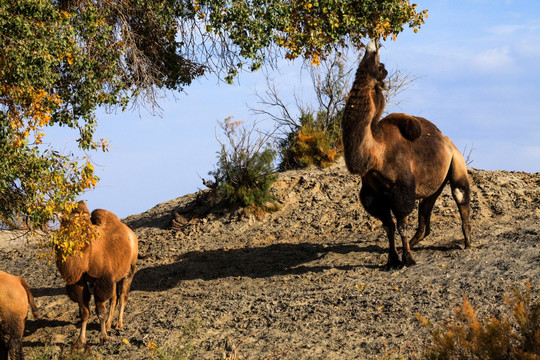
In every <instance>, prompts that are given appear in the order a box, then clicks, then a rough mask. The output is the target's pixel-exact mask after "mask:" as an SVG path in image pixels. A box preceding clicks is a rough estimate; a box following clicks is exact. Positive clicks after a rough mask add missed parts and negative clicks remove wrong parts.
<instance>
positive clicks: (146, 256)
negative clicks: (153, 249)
mask: <svg viewBox="0 0 540 360" xmlns="http://www.w3.org/2000/svg"><path fill="white" fill-rule="evenodd" d="M150 256H152V254H145V255H141V254H137V259H139V260H144V259H148V258H149V257H150Z"/></svg>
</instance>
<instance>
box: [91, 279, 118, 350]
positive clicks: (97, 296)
mask: <svg viewBox="0 0 540 360" xmlns="http://www.w3.org/2000/svg"><path fill="white" fill-rule="evenodd" d="M115 291H116V284H115V283H114V282H112V280H111V279H98V280H96V283H95V285H94V300H95V302H96V312H97V315H98V318H99V322H100V324H101V336H100V338H99V339H100V343H101V344H103V343H105V342H106V341H107V340H109V336H108V335H107V318H108V314H107V307H106V306H105V304H106V303H107V301H108V300H110V299H112V298H113V296H114V295H113V293H114V292H115Z"/></svg>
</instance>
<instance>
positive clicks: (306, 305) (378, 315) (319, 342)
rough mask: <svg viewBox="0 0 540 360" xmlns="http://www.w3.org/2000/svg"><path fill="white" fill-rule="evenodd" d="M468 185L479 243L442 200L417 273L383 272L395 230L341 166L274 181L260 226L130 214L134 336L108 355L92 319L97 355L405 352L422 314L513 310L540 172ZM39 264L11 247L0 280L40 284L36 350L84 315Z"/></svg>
mask: <svg viewBox="0 0 540 360" xmlns="http://www.w3.org/2000/svg"><path fill="white" fill-rule="evenodd" d="M470 176H471V179H472V183H473V187H472V192H473V193H472V210H473V213H472V226H473V232H472V241H473V248H472V249H469V250H462V246H463V243H462V237H461V236H462V235H461V230H460V221H459V215H458V212H457V208H456V206H455V204H454V202H453V199H452V197H451V195H450V193H449V191H448V190H449V189H446V190H445V191H444V193H443V194H442V195H441V197H440V198H439V200H438V201H437V203H436V205H435V209H434V214H433V217H432V234H431V235H430V236H429V237H428V238H427V239H425V240H424V241H423V242H422V243H420V244H419V246H418V247H417V248H416V249H415V250H414V255H415V258H416V261H417V263H418V265H416V266H414V267H410V268H404V269H399V270H393V271H384V269H383V266H384V264H385V263H386V260H387V249H388V244H387V240H386V236H385V234H384V231H383V230H382V228H381V226H380V223H379V222H377V221H375V220H374V219H373V218H371V217H369V216H368V215H367V214H366V213H365V211H364V210H363V208H362V206H361V204H360V202H359V189H360V181H359V179H358V178H357V177H355V176H352V175H350V174H348V173H347V171H346V169H345V168H344V166H343V164H338V165H336V166H333V167H331V168H329V169H326V170H319V169H308V170H300V171H289V172H285V173H282V174H281V175H280V178H279V180H278V181H277V182H276V184H275V186H274V192H275V194H276V196H277V197H278V198H279V200H280V205H281V210H280V211H278V212H275V213H271V214H269V215H267V216H265V217H264V218H263V219H261V220H258V219H255V218H254V217H248V216H245V215H244V214H243V212H242V211H239V210H238V211H231V210H228V209H226V208H224V207H222V206H219V205H215V204H213V200H212V196H211V194H210V193H209V191H200V192H199V193H196V194H190V195H186V196H183V197H180V198H178V199H174V200H171V201H168V202H166V203H162V204H159V205H157V206H155V207H154V208H152V209H150V210H148V211H146V212H145V213H142V214H138V215H132V216H129V217H127V218H126V219H124V221H125V222H126V223H127V224H128V225H129V226H130V227H131V228H133V229H134V231H135V232H136V233H137V235H138V236H139V241H140V250H141V253H143V254H149V255H150V257H149V258H148V259H145V260H140V262H139V270H138V272H137V274H136V275H135V279H134V282H133V286H132V292H131V298H130V302H129V303H128V308H127V310H126V311H127V312H126V315H125V318H124V319H125V323H126V325H125V328H124V329H121V330H116V331H115V330H113V331H112V332H111V335H112V336H111V341H110V342H109V343H108V344H107V345H105V346H102V347H100V346H99V345H98V344H97V343H98V336H99V335H98V332H99V326H98V323H97V319H96V317H95V315H93V316H92V317H91V324H90V325H89V331H88V338H89V342H90V345H91V347H92V351H93V353H94V354H96V355H97V356H99V357H101V358H102V359H127V358H130V359H147V358H150V357H151V355H152V350H150V349H149V348H148V342H149V341H150V342H153V343H155V344H157V346H158V348H159V350H157V351H161V350H164V349H166V348H167V347H168V346H171V347H174V348H176V349H179V348H180V347H181V346H183V345H187V347H186V348H185V349H184V351H185V352H186V353H190V354H193V355H194V358H196V359H222V358H227V357H228V358H230V359H232V358H234V357H232V355H234V354H236V356H238V357H236V358H235V359H239V358H242V359H362V358H381V357H382V356H384V355H385V354H389V353H392V354H401V355H404V356H407V355H410V354H414V353H416V352H418V351H419V349H420V348H421V346H422V345H423V343H424V342H425V341H426V340H428V339H429V330H428V329H426V328H425V327H423V326H422V325H421V324H420V323H419V322H418V321H417V320H416V314H417V313H418V314H422V315H423V316H424V317H426V318H428V319H431V320H433V321H434V322H439V321H442V320H445V319H447V318H449V317H451V316H452V314H453V308H454V307H456V306H458V305H460V304H461V302H462V300H463V297H464V296H466V297H467V298H469V300H470V301H471V303H472V304H473V305H474V306H475V307H476V308H477V309H478V311H479V312H480V314H487V313H490V314H499V313H501V312H505V311H507V309H506V306H505V304H504V301H503V296H505V295H508V293H509V290H510V289H511V288H512V287H513V286H516V285H517V286H523V285H524V284H525V283H526V282H531V284H532V286H533V289H536V291H537V290H538V289H539V288H540V236H539V231H540V174H539V173H537V174H529V173H520V172H506V171H482V170H471V171H470ZM410 220H411V221H410V223H411V224H413V225H414V224H415V222H416V216H415V215H413V216H412V217H411V219H410ZM412 230H413V226H411V231H410V232H411V233H412ZM411 235H412V234H411ZM0 243H2V241H0ZM35 255H36V251H35V250H28V247H26V248H25V247H24V246H23V245H20V242H6V241H4V242H3V243H2V244H1V246H0V269H2V270H4V271H7V272H10V273H14V274H17V275H21V276H23V277H25V278H26V279H27V280H28V282H29V283H30V285H31V286H32V288H33V289H34V295H35V296H36V301H37V304H38V306H39V307H40V310H41V312H42V314H43V319H42V320H29V321H28V322H27V332H26V335H25V338H24V347H25V353H26V354H33V353H35V352H39V351H42V350H43V348H44V347H45V346H48V349H49V350H51V349H56V348H57V347H58V346H62V344H68V343H70V342H71V341H73V340H74V339H75V338H76V335H77V327H76V325H77V313H78V310H77V306H76V304H74V303H71V302H70V301H69V299H68V298H67V296H66V295H65V294H64V289H63V282H62V281H61V279H60V278H59V276H58V274H57V272H56V269H55V268H54V267H53V266H48V265H46V264H44V262H43V260H38V259H37V258H36V257H35ZM537 294H538V292H536V293H535V296H537ZM124 339H127V341H128V342H129V343H128V344H126V343H124V342H123V340H124ZM51 351H52V350H51ZM30 358H31V355H30Z"/></svg>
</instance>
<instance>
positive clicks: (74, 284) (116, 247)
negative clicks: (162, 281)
mask: <svg viewBox="0 0 540 360" xmlns="http://www.w3.org/2000/svg"><path fill="white" fill-rule="evenodd" d="M73 213H75V214H78V215H79V216H83V217H84V218H85V219H86V221H88V222H91V223H92V225H94V226H97V233H98V234H97V236H96V238H95V239H93V240H92V241H91V242H89V243H88V244H87V245H86V246H85V247H84V248H83V249H82V250H81V253H80V254H76V255H73V256H70V257H68V258H67V259H66V260H65V261H62V259H61V257H59V259H58V260H57V261H56V266H57V267H58V270H59V272H60V274H61V275H62V278H63V279H64V281H65V282H66V292H67V294H68V296H69V298H70V299H71V300H73V301H75V302H77V303H78V304H79V314H80V317H81V321H82V324H81V331H80V334H79V338H78V339H77V345H85V344H86V325H87V323H88V318H89V316H90V308H89V303H90V295H91V294H90V288H89V285H93V288H94V300H95V303H96V312H97V315H98V318H99V320H100V323H101V336H100V342H101V343H103V342H105V341H106V340H108V338H109V337H108V336H107V329H109V328H110V327H111V322H112V317H113V314H114V310H115V307H116V302H117V300H118V303H119V304H120V305H119V306H120V310H119V315H118V323H117V325H116V326H117V327H118V328H120V327H122V326H123V322H122V320H123V315H124V308H125V306H126V303H127V301H128V296H129V288H130V286H131V281H132V280H133V276H134V275H135V266H136V264H137V255H138V241H137V236H136V235H135V233H134V232H133V231H132V230H131V229H130V228H128V227H127V226H126V225H125V224H123V223H122V222H121V221H120V219H118V217H117V216H116V215H114V214H113V213H111V212H110V211H107V210H103V209H96V210H94V211H92V214H90V211H89V210H88V207H87V206H86V204H85V203H84V202H83V201H80V202H79V204H78V208H77V209H75V210H73ZM117 286H118V288H119V289H118V293H119V295H120V296H119V297H117ZM108 300H109V301H110V309H109V314H108V316H107V312H106V306H105V303H106V302H107V301H108Z"/></svg>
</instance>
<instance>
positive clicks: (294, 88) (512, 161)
mask: <svg viewBox="0 0 540 360" xmlns="http://www.w3.org/2000/svg"><path fill="white" fill-rule="evenodd" d="M416 2H417V3H418V6H419V8H420V9H428V10H429V18H428V19H427V20H426V24H425V25H423V26H422V28H421V30H420V31H419V32H418V33H417V34H414V33H413V32H412V31H410V30H408V29H407V30H406V31H405V32H404V33H402V34H400V35H399V36H398V39H397V41H395V42H393V41H387V42H386V43H385V44H384V47H383V48H382V49H381V61H383V62H384V63H385V65H386V67H387V69H395V68H399V69H400V70H402V71H404V72H406V73H411V74H413V75H415V76H419V78H418V79H417V80H416V81H415V82H414V83H413V85H412V87H411V88H409V89H408V90H407V91H406V92H405V93H403V94H402V96H401V97H402V98H403V99H404V100H405V101H404V102H403V103H402V104H401V105H400V107H399V108H398V109H393V110H394V111H399V112H405V113H409V114H411V115H418V116H423V117H425V118H427V119H429V120H431V121H432V122H434V123H435V124H436V125H437V126H438V127H439V128H440V129H441V130H442V131H443V133H445V134H446V135H448V136H449V137H450V138H451V139H452V140H453V141H454V143H455V144H456V145H457V147H458V148H459V149H461V150H464V149H465V147H468V148H470V147H471V146H472V147H473V148H474V150H473V152H472V154H471V158H472V160H473V163H472V165H471V167H473V168H478V169H486V170H497V169H503V170H518V171H527V172H538V171H540V1H537V0H515V1H512V0H491V1H490V0H448V1H443V0H440V1H438V0H432V1H416ZM279 70H280V71H279V73H278V72H276V73H273V74H271V77H273V78H274V79H275V82H276V84H277V85H278V87H279V91H280V93H281V94H282V96H283V97H284V98H285V99H288V101H289V102H290V103H291V105H293V104H294V99H293V94H294V93H295V92H296V93H297V94H300V96H301V97H302V98H303V99H305V100H306V101H307V100H310V96H311V92H310V91H311V90H310V88H311V80H310V78H309V76H308V74H307V73H306V72H304V73H301V71H300V63H298V64H295V63H292V64H291V63H290V62H285V61H283V62H282V65H281V66H280V69H279ZM265 88H266V79H265V76H264V74H263V73H262V72H258V73H244V74H241V75H240V77H239V79H238V80H237V84H236V85H234V86H230V85H225V84H223V83H221V84H219V83H218V81H217V79H216V78H215V77H209V78H207V79H201V80H199V81H196V82H194V83H193V84H192V85H191V86H190V87H188V88H186V89H185V93H181V94H175V96H174V97H173V96H169V97H168V98H165V99H162V100H161V101H160V102H159V104H160V106H161V108H162V110H161V116H152V115H151V114H150V113H149V112H148V111H146V110H144V109H142V110H140V111H139V112H131V111H128V112H125V113H117V114H105V113H100V114H99V116H98V119H99V127H98V131H97V137H98V138H99V137H103V138H106V139H107V140H108V141H109V142H110V144H111V147H110V151H109V152H108V153H103V154H98V153H94V154H92V160H93V161H94V163H95V167H96V172H97V175H98V176H99V177H100V178H101V181H100V182H99V183H98V185H97V187H96V189H94V190H91V191H88V192H87V193H86V194H84V195H83V196H82V198H83V199H85V200H87V202H88V205H89V207H90V209H95V208H105V209H108V210H110V211H113V212H115V213H116V214H117V215H119V216H120V217H125V216H128V215H131V214H137V213H140V212H144V211H146V210H148V209H150V208H151V207H153V206H155V205H157V204H159V203H161V202H164V201H167V200H170V199H174V198H176V197H179V196H182V195H185V194H188V193H192V192H195V191H197V190H198V189H200V188H204V186H203V185H202V183H201V177H207V174H208V171H210V170H212V169H213V168H214V164H215V163H216V153H217V151H218V150H219V145H218V142H217V141H216V138H215V133H216V126H217V121H222V120H224V119H225V118H226V117H228V116H233V117H234V119H235V120H244V121H246V122H249V121H251V120H252V117H251V115H250V112H249V111H248V105H251V106H255V105H257V103H256V102H257V100H256V97H255V95H254V94H255V90H257V91H259V92H262V91H264V90H265ZM174 98H176V99H174ZM51 135H52V136H51V137H50V138H49V141H52V142H54V143H55V145H56V146H57V148H60V149H62V147H63V146H65V147H66V148H70V145H69V143H70V141H73V140H74V139H75V134H71V135H72V138H70V136H71V135H67V136H66V134H63V133H62V132H61V131H57V130H54V131H52V133H51Z"/></svg>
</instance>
